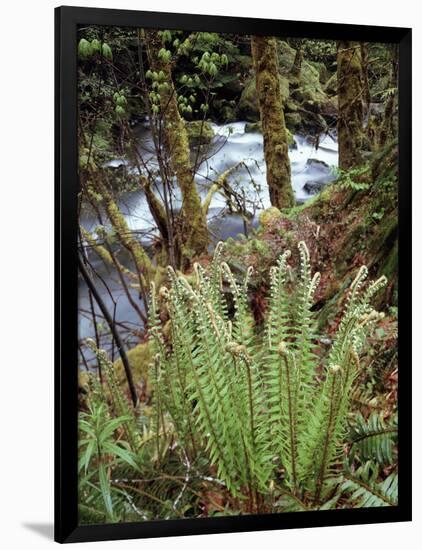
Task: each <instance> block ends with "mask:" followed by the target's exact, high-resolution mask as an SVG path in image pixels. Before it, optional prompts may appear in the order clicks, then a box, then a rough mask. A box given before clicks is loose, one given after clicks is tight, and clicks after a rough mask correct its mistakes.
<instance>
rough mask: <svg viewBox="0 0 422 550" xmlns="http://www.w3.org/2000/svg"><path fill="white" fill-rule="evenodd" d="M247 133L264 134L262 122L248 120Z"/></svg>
mask: <svg viewBox="0 0 422 550" xmlns="http://www.w3.org/2000/svg"><path fill="white" fill-rule="evenodd" d="M245 134H262V124H261V122H260V121H258V122H247V123H246V124H245Z"/></svg>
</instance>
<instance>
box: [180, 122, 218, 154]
mask: <svg viewBox="0 0 422 550" xmlns="http://www.w3.org/2000/svg"><path fill="white" fill-rule="evenodd" d="M185 125H186V131H187V133H188V139H189V145H190V147H197V146H198V145H206V144H209V143H210V142H211V140H212V138H213V137H214V135H215V134H214V130H213V129H212V126H211V124H210V123H209V122H207V121H206V120H205V121H202V120H192V121H191V122H185Z"/></svg>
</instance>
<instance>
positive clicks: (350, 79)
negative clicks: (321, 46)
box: [337, 40, 365, 170]
mask: <svg viewBox="0 0 422 550" xmlns="http://www.w3.org/2000/svg"><path fill="white" fill-rule="evenodd" d="M337 82H338V108H339V117H338V123H337V129H338V149H339V167H340V168H341V169H342V170H348V169H350V168H353V167H355V166H358V165H359V164H360V162H361V160H362V158H361V151H362V138H363V101H364V94H365V90H364V79H363V72H362V55H361V48H360V44H359V43H358V42H352V41H349V40H340V41H339V42H337Z"/></svg>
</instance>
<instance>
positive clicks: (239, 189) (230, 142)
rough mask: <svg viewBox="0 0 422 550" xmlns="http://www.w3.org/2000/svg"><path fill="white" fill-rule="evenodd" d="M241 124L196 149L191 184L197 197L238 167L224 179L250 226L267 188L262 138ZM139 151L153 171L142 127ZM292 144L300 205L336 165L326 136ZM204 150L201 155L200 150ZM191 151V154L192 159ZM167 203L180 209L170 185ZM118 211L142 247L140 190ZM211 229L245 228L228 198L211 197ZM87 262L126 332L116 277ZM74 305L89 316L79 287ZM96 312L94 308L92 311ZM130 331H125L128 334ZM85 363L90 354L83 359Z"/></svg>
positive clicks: (145, 220) (147, 235)
mask: <svg viewBox="0 0 422 550" xmlns="http://www.w3.org/2000/svg"><path fill="white" fill-rule="evenodd" d="M245 126H246V123H245V122H235V123H231V124H225V125H220V126H219V125H216V124H213V125H212V128H213V130H214V133H215V136H214V138H213V139H212V141H211V143H210V146H209V147H207V148H206V149H207V150H206V151H205V147H203V148H201V155H200V157H199V156H198V162H197V169H196V176H195V180H196V183H197V186H198V190H199V193H200V195H201V197H202V198H204V197H205V196H206V195H207V192H208V190H209V188H210V186H211V185H212V183H213V182H214V181H216V179H217V178H218V176H219V175H220V174H222V173H223V172H224V171H226V170H228V169H229V168H231V167H233V166H235V165H238V164H239V163H240V162H241V161H242V163H241V165H239V166H238V167H237V168H236V170H234V171H233V173H232V174H231V175H230V177H229V180H228V181H229V184H230V187H231V188H233V190H234V191H235V193H236V196H237V197H238V199H239V198H240V199H241V203H242V207H243V208H244V209H246V211H247V212H248V213H249V218H250V219H249V223H250V224H252V225H256V223H257V216H258V215H259V212H260V211H261V210H263V209H265V208H268V207H269V206H271V205H270V202H269V195H268V186H267V183H266V166H265V161H264V152H263V138H262V135H261V134H260V133H258V132H245ZM138 136H139V145H138V147H139V151H140V152H141V153H142V157H143V159H144V162H145V165H146V167H147V168H148V169H150V170H151V169H156V168H157V162H156V159H155V157H154V152H153V151H154V147H153V143H152V138H151V133H150V131H149V129H148V126H147V124H145V125H143V126H141V127H140V128H139V129H138ZM294 140H295V145H294V146H293V147H291V148H290V149H289V158H290V164H291V172H292V186H293V190H294V194H295V198H296V201H297V202H298V203H303V202H305V201H306V200H308V199H309V198H310V197H312V196H313V194H315V193H316V192H319V191H320V189H321V188H322V187H323V184H324V183H327V182H329V181H332V180H333V179H334V176H333V172H332V168H334V167H337V163H338V147H337V143H336V141H335V140H334V139H333V138H332V137H329V136H325V137H324V138H323V139H321V140H320V141H319V143H318V146H317V147H316V145H315V142H314V140H311V139H310V138H306V137H303V136H298V135H295V136H294ZM204 151H205V152H204ZM195 159H196V152H194V153H193V161H194V160H195ZM121 165H125V166H126V169H128V170H134V169H133V168H131V167H130V166H128V164H127V162H126V161H125V160H124V159H115V160H113V161H111V162H109V163H108V166H110V167H114V168H118V167H119V166H121ZM173 187H174V189H173V191H172V195H171V200H172V206H173V208H174V209H176V210H177V209H178V208H180V205H181V197H180V193H179V191H178V188H177V186H176V185H174V186H173ZM157 189H158V193H160V192H161V186H160V181H159V179H158V183H157ZM119 207H120V209H121V211H122V213H123V214H124V216H125V218H126V221H127V223H128V225H129V227H130V229H131V230H132V231H135V232H137V233H138V234H139V235H140V238H141V240H143V242H145V243H146V244H147V243H148V242H149V241H150V239H151V237H152V236H153V235H154V234H155V229H154V223H153V219H152V216H151V213H150V211H149V208H148V204H147V201H146V198H145V195H144V194H143V192H142V191H133V192H128V193H124V194H123V195H122V197H121V199H120V202H119ZM82 223H83V225H84V226H85V227H86V228H87V229H88V230H92V229H93V228H94V227H95V226H96V225H98V220H97V219H95V218H94V217H93V216H92V214H90V213H85V214H84V215H83V217H82ZM208 223H209V227H210V231H211V233H212V234H213V237H214V238H215V240H217V239H218V240H219V239H224V240H225V239H227V238H228V237H236V236H237V235H238V234H240V233H243V232H244V229H245V216H241V215H239V214H235V213H228V211H227V199H226V197H225V196H224V195H223V194H221V193H218V192H217V193H215V194H214V196H213V198H212V201H211V204H210V208H209V212H208ZM90 261H91V262H92V263H93V265H94V266H95V268H96V269H98V270H99V273H100V275H101V277H102V279H103V280H104V282H105V283H106V285H107V286H109V289H110V291H111V293H112V295H113V298H112V297H111V296H110V292H109V291H108V290H107V289H106V286H105V285H104V284H101V280H99V283H100V284H99V285H98V286H99V289H100V292H101V295H102V298H103V300H104V301H105V303H106V305H107V307H108V308H109V310H110V312H111V314H112V315H114V317H115V319H116V321H117V322H121V323H124V324H125V325H126V326H127V327H128V328H129V327H133V326H138V327H139V326H140V319H139V316H138V315H137V314H136V312H135V311H134V308H133V307H132V306H131V304H130V303H129V301H128V299H127V296H126V294H125V293H124V291H123V289H122V287H121V285H120V283H119V282H118V281H117V277H116V274H115V273H113V270H112V269H111V268H110V267H106V266H104V264H103V263H102V262H101V261H100V260H98V258H97V257H96V254H95V253H91V254H90ZM130 292H131V294H132V297H133V299H134V300H135V301H136V302H137V303H138V304H140V307H142V304H141V302H140V300H139V296H138V294H137V292H136V291H135V290H134V289H131V291H130ZM79 307H80V309H82V310H84V311H86V312H89V310H90V303H89V297H88V291H87V288H86V286H85V285H84V284H83V283H80V288H79ZM96 311H97V308H96ZM105 332H108V331H105ZM128 332H129V331H128ZM88 336H90V337H92V336H93V326H92V322H91V316H90V314H89V313H87V314H83V315H80V320H79V338H86V337H88ZM88 359H91V356H90V355H88Z"/></svg>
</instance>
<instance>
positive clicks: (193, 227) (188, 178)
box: [145, 30, 209, 257]
mask: <svg viewBox="0 0 422 550" xmlns="http://www.w3.org/2000/svg"><path fill="white" fill-rule="evenodd" d="M145 38H146V40H145V42H146V48H147V54H148V61H149V64H150V67H151V69H152V70H154V71H157V72H159V71H163V72H164V74H165V76H166V79H165V80H166V82H167V84H168V85H169V88H168V90H166V91H163V92H161V93H160V97H161V99H160V104H161V116H162V123H163V124H162V133H163V138H164V139H163V145H164V148H165V150H166V152H167V157H168V160H169V164H170V167H171V169H172V172H173V174H174V175H175V176H176V178H177V182H178V184H179V187H180V190H181V192H182V200H183V203H182V209H181V213H180V217H181V222H182V223H181V228H180V229H179V234H178V236H179V238H180V240H181V243H182V248H183V250H182V254H183V256H185V257H192V256H194V255H197V254H201V253H202V252H204V251H205V250H206V247H207V244H208V242H209V234H208V228H207V222H206V218H205V216H204V215H203V211H202V207H201V199H200V197H199V194H198V191H197V189H196V185H195V180H194V174H193V170H192V166H191V162H190V149H189V140H188V134H187V131H186V127H185V123H184V121H183V119H182V117H181V116H180V113H179V108H178V104H177V95H176V90H175V88H174V84H173V79H172V73H171V66H170V64H169V63H167V62H164V61H162V60H161V59H160V58H159V55H158V53H159V51H160V50H161V49H162V48H163V47H164V45H163V41H162V39H161V37H160V35H159V32H158V31H155V30H146V31H145Z"/></svg>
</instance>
